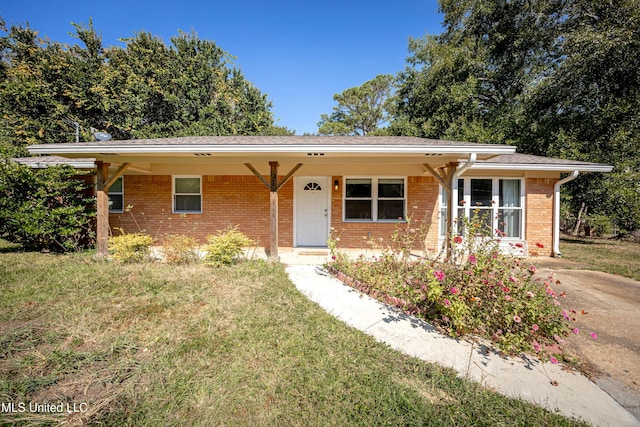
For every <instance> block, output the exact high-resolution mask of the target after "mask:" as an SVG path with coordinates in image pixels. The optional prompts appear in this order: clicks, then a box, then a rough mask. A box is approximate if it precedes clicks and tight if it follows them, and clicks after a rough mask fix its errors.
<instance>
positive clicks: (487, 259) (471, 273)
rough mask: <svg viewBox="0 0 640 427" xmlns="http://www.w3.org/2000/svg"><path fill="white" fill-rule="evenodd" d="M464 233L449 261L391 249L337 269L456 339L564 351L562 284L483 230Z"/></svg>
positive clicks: (337, 264) (339, 258)
mask: <svg viewBox="0 0 640 427" xmlns="http://www.w3.org/2000/svg"><path fill="white" fill-rule="evenodd" d="M460 229H462V230H464V232H463V233H461V234H460V235H456V236H453V237H452V238H451V241H450V245H451V250H450V256H449V258H448V259H447V260H445V261H436V260H430V259H427V258H424V257H421V258H416V257H411V256H409V255H408V253H409V250H410V249H411V247H409V248H406V247H405V248H404V249H405V250H399V249H398V248H397V247H394V248H389V247H387V248H381V249H382V255H381V256H378V257H375V258H366V257H364V256H361V257H360V258H358V259H356V260H349V259H348V258H347V257H346V256H344V255H340V254H338V255H335V258H334V262H333V263H332V264H331V265H330V268H331V269H332V271H334V272H338V271H339V272H341V273H343V274H344V275H345V277H346V281H347V282H348V284H351V285H354V286H355V287H357V288H358V289H360V290H363V291H365V292H367V293H369V294H370V295H372V296H374V297H378V298H385V301H387V302H389V300H390V301H391V302H392V303H394V304H395V305H397V306H400V307H401V308H403V309H404V310H405V311H406V312H407V313H409V314H413V315H416V316H418V317H421V318H424V319H425V320H427V321H428V322H430V323H432V324H435V325H437V326H439V327H441V328H442V329H443V330H444V331H446V332H447V333H449V334H450V335H452V336H462V335H466V334H475V335H480V336H483V337H485V338H488V339H491V340H493V341H494V342H495V343H496V345H497V347H498V348H499V349H500V350H502V351H503V352H505V353H518V352H523V351H529V352H536V353H541V352H542V353H543V352H545V348H548V347H550V346H552V345H557V344H558V343H559V341H561V338H560V337H562V336H565V335H566V334H567V333H568V332H569V331H570V328H569V322H570V320H571V314H569V313H571V311H570V310H567V309H564V310H563V309H562V307H561V301H560V299H559V297H560V298H561V296H559V295H557V294H556V292H555V291H554V290H553V286H554V285H555V284H556V279H555V278H554V277H553V276H548V277H544V278H540V277H537V276H536V273H537V269H536V268H535V266H533V265H531V264H530V263H529V262H528V261H527V260H525V259H523V258H518V257H515V256H513V255H509V254H505V253H503V252H501V251H500V250H499V240H497V239H496V238H495V236H494V235H493V234H492V230H484V229H483V225H482V224H480V223H474V222H473V221H466V222H465V224H464V226H463V227H460ZM397 233H402V229H400V231H397ZM399 240H402V239H399ZM334 248H335V250H336V253H338V252H339V251H338V250H337V248H336V247H335V246H334Z"/></svg>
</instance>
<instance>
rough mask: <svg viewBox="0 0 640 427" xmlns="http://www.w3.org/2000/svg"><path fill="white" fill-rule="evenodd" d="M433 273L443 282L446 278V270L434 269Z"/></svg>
mask: <svg viewBox="0 0 640 427" xmlns="http://www.w3.org/2000/svg"><path fill="white" fill-rule="evenodd" d="M433 275H434V276H435V277H436V280H437V281H438V282H442V281H443V280H444V272H443V271H442V270H436V271H434V272H433Z"/></svg>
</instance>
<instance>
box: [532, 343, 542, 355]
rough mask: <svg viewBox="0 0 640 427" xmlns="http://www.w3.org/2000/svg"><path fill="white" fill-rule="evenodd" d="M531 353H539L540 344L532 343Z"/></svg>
mask: <svg viewBox="0 0 640 427" xmlns="http://www.w3.org/2000/svg"><path fill="white" fill-rule="evenodd" d="M533 351H535V352H536V353H539V352H540V344H538V343H537V342H534V343H533Z"/></svg>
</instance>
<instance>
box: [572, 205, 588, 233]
mask: <svg viewBox="0 0 640 427" xmlns="http://www.w3.org/2000/svg"><path fill="white" fill-rule="evenodd" d="M583 212H584V214H585V215H586V214H587V207H586V206H585V204H584V203H582V206H580V210H579V211H578V220H577V221H576V228H575V229H574V230H573V233H571V235H572V236H577V235H578V231H580V225H582V214H583Z"/></svg>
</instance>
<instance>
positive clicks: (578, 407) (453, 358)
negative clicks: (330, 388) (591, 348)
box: [287, 265, 640, 427]
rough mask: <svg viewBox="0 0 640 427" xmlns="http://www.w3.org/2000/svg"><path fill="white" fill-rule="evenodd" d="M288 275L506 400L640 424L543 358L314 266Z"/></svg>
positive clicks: (335, 308) (336, 308) (343, 316)
mask: <svg viewBox="0 0 640 427" xmlns="http://www.w3.org/2000/svg"><path fill="white" fill-rule="evenodd" d="M287 273H288V274H289V277H290V278H291V280H292V281H293V283H294V284H295V286H296V287H297V288H298V289H299V290H300V291H301V292H302V293H303V294H305V295H306V296H307V297H308V298H309V299H310V300H312V301H315V302H316V303H318V304H319V305H320V306H321V307H322V308H323V309H324V310H326V311H327V312H328V313H329V314H331V315H333V316H335V317H336V318H338V319H340V320H342V321H343V322H345V323H346V324H348V325H350V326H353V327H354V328H357V329H359V330H361V331H363V332H365V333H367V334H369V335H372V336H373V337H375V338H376V339H377V340H378V341H380V342H383V343H386V344H388V345H389V346H390V347H392V348H394V349H396V350H398V351H401V352H403V353H405V354H407V355H410V356H414V357H417V358H419V359H422V360H424V361H427V362H433V363H438V364H440V365H442V366H446V367H450V368H453V369H455V370H456V371H457V372H458V373H459V375H460V376H461V377H465V378H469V379H471V380H474V381H477V382H479V383H481V384H483V385H484V386H485V387H488V388H491V389H494V390H496V391H498V392H500V393H502V394H504V395H506V396H509V397H516V398H520V399H523V400H526V401H529V402H532V403H535V404H537V405H540V406H542V407H544V408H547V409H549V410H551V411H558V412H560V413H562V414H563V415H565V416H567V417H574V418H577V419H581V420H584V421H587V422H589V423H591V424H593V425H597V426H638V427H640V421H639V420H638V419H637V418H635V417H634V416H633V415H631V414H630V413H629V412H627V411H626V410H625V409H624V408H623V407H622V406H620V404H618V403H617V402H616V401H615V400H613V398H611V397H610V396H609V395H608V394H607V393H605V392H604V391H602V390H601V389H600V388H599V387H598V386H597V385H595V384H594V383H592V382H591V381H589V380H588V379H587V378H586V377H584V376H583V375H581V374H580V373H577V372H572V371H567V370H563V369H562V366H561V365H552V364H551V363H544V364H543V363H541V362H540V361H539V360H537V359H533V358H531V359H529V358H505V357H502V356H500V355H499V354H497V353H496V352H495V351H493V350H492V347H491V346H490V345H484V344H472V343H470V342H467V341H461V340H455V339H453V338H450V337H447V336H445V335H442V334H440V333H439V332H437V331H436V330H435V328H434V327H433V326H431V325H429V324H428V323H426V322H423V321H421V320H419V319H415V318H413V317H410V316H407V315H405V314H403V313H401V312H399V311H397V310H395V309H393V308H391V307H389V306H387V305H384V304H382V303H380V302H378V301H376V300H374V299H372V298H370V297H369V296H367V295H363V294H361V293H360V292H358V291H356V290H354V289H353V288H351V287H348V286H346V285H344V284H343V283H342V282H340V281H338V280H337V279H335V278H333V277H331V276H329V275H328V274H327V273H326V272H324V270H323V269H322V268H321V267H317V266H314V265H290V266H288V267H287Z"/></svg>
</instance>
